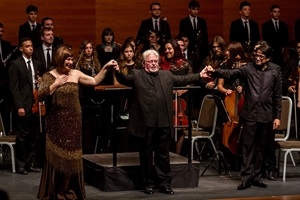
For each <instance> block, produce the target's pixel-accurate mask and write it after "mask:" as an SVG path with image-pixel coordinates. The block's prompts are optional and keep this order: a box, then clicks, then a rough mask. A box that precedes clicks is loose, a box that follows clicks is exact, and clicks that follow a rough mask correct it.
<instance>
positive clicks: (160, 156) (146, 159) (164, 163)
mask: <svg viewBox="0 0 300 200" xmlns="http://www.w3.org/2000/svg"><path fill="white" fill-rule="evenodd" d="M170 143H171V133H170V127H163V128H156V127H147V128H146V136H145V138H142V139H141V142H140V152H139V153H140V155H139V156H140V165H141V170H142V176H143V181H144V184H145V187H146V186H150V187H154V186H155V185H158V186H160V187H170V186H171V179H172V178H171V177H170V171H171V169H170V155H169V149H170ZM153 152H154V165H153Z"/></svg>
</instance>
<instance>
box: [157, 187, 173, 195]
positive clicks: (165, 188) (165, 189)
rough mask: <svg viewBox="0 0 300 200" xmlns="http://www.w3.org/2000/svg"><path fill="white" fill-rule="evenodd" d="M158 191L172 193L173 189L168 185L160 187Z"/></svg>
mask: <svg viewBox="0 0 300 200" xmlns="http://www.w3.org/2000/svg"><path fill="white" fill-rule="evenodd" d="M159 192H161V193H165V194H174V191H173V190H172V188H169V187H160V188H159Z"/></svg>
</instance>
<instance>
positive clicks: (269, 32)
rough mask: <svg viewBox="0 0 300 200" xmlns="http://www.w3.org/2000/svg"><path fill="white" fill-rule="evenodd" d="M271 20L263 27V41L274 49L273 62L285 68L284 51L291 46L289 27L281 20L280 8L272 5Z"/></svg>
mask: <svg viewBox="0 0 300 200" xmlns="http://www.w3.org/2000/svg"><path fill="white" fill-rule="evenodd" d="M270 16H271V19H270V20H269V21H267V22H265V23H263V25H262V39H263V40H265V41H266V42H267V43H268V44H269V45H270V46H271V47H272V49H273V55H272V62H274V63H276V64H277V65H279V66H281V67H282V68H283V50H284V48H285V47H287V46H288V44H289V33H288V26H287V24H286V23H285V22H283V21H281V20H279V16H280V7H279V6H278V5H272V6H271V8H270Z"/></svg>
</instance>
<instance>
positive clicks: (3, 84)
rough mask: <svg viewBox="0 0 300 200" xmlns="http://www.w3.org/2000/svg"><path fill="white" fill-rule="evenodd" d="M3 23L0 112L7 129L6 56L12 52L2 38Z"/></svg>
mask: <svg viewBox="0 0 300 200" xmlns="http://www.w3.org/2000/svg"><path fill="white" fill-rule="evenodd" d="M3 33H4V25H3V24H2V23H1V22H0V91H1V92H0V102H1V104H0V105H1V106H0V112H1V115H2V120H3V123H4V127H5V129H6V130H8V127H9V121H10V120H9V111H10V109H8V108H10V94H9V89H8V74H7V73H8V71H7V64H8V61H7V60H6V57H7V56H8V54H10V52H12V46H11V44H10V42H9V41H6V40H3V39H2V37H3Z"/></svg>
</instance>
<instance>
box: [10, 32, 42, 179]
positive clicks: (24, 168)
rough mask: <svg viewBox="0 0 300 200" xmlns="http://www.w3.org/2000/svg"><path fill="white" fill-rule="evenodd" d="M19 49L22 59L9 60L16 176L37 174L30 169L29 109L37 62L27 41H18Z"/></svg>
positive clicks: (32, 132)
mask: <svg viewBox="0 0 300 200" xmlns="http://www.w3.org/2000/svg"><path fill="white" fill-rule="evenodd" d="M19 49H20V51H21V52H22V56H20V57H19V58H17V59H16V60H14V61H12V62H11V64H10V66H9V68H8V74H9V89H10V92H11V95H12V99H13V103H14V108H15V111H16V113H17V122H16V127H17V138H16V164H17V173H19V174H22V175H26V174H27V172H40V170H39V169H37V168H34V167H33V162H34V154H35V143H36V139H37V133H36V131H35V126H34V120H35V118H34V116H33V114H32V106H33V103H34V98H33V90H34V89H35V87H36V86H35V85H36V81H37V78H36V72H37V68H39V67H41V66H40V65H41V64H40V63H39V62H38V61H36V60H33V59H32V57H31V56H32V53H33V46H32V42H31V40H30V38H21V40H20V41H19Z"/></svg>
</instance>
